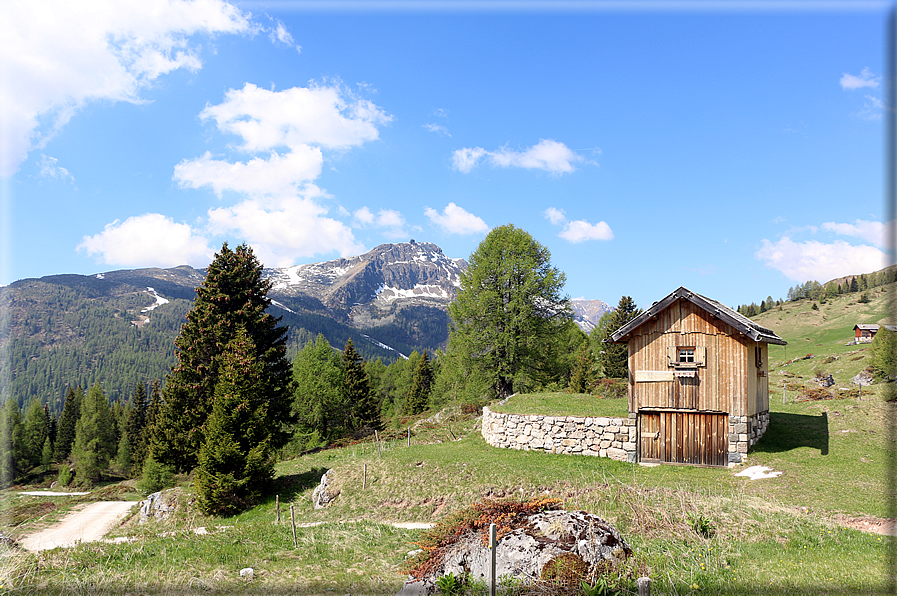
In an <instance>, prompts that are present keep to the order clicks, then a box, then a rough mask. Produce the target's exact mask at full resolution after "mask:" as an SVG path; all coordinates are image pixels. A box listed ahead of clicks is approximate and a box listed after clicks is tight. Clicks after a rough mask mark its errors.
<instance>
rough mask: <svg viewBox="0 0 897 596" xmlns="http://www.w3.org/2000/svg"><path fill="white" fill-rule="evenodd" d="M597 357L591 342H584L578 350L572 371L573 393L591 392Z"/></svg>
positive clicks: (571, 388) (571, 384)
mask: <svg viewBox="0 0 897 596" xmlns="http://www.w3.org/2000/svg"><path fill="white" fill-rule="evenodd" d="M594 368H595V357H594V356H593V355H592V348H591V347H590V345H589V343H588V342H586V343H583V344H582V346H581V347H580V348H579V350H578V351H577V352H576V362H575V363H574V364H573V370H572V371H571V373H570V384H569V387H570V391H572V392H573V393H590V392H591V389H592V383H593V382H594V372H593V371H594Z"/></svg>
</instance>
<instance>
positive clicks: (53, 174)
mask: <svg viewBox="0 0 897 596" xmlns="http://www.w3.org/2000/svg"><path fill="white" fill-rule="evenodd" d="M40 175H41V176H43V177H44V178H56V179H57V180H62V181H64V182H65V181H68V182H72V183H74V182H75V177H74V176H72V175H71V173H69V171H68V170H66V169H65V168H64V167H62V166H60V165H59V160H58V159H56V158H55V157H47V156H46V155H44V154H43V153H41V156H40Z"/></svg>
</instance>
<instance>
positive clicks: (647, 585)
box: [636, 577, 651, 596]
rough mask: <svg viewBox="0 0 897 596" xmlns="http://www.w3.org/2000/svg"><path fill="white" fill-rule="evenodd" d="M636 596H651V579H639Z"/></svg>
mask: <svg viewBox="0 0 897 596" xmlns="http://www.w3.org/2000/svg"><path fill="white" fill-rule="evenodd" d="M636 581H637V582H638V596H651V578H650V577H640V578H638V580H636Z"/></svg>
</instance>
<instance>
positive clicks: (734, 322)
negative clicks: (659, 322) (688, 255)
mask: <svg viewBox="0 0 897 596" xmlns="http://www.w3.org/2000/svg"><path fill="white" fill-rule="evenodd" d="M679 299H684V300H688V301H689V302H691V303H692V304H694V305H696V306H699V307H701V308H703V309H704V310H705V311H707V312H708V313H710V314H711V315H713V316H714V317H716V318H717V319H719V320H721V321H723V322H724V323H726V324H728V325H731V326H732V327H734V328H735V329H737V330H738V331H740V332H741V333H743V334H745V335H746V336H748V337H749V338H751V339H752V340H754V341H758V342H763V343H768V344H776V345H779V346H784V345H787V343H788V342H786V341H785V340H784V339H782V338H781V337H779V336H778V335H776V334H775V332H773V331H772V330H770V329H767V328H765V327H761V326H760V325H758V324H757V323H755V322H753V321H752V320H750V319H749V318H747V317H746V316H744V315H742V314H741V313H739V312H736V311H734V310H732V309H731V308H729V307H728V306H726V305H725V304H723V303H721V302H717V301H716V300H711V299H710V298H706V297H704V296H701V295H700V294H696V293H695V292H692V291H691V290H689V289H688V288H685V287H680V288H679V289H677V290H676V291H674V292H673V293H672V294H670V295H669V296H667V297H666V298H664V299H663V300H660V301H658V302H655V303H654V304H652V305H651V307H650V308H648V309H647V310H646V311H645V312H643V313H642V314H640V315H639V316H637V317H636V318H634V319H632V320H631V321H629V322H628V323H626V324H625V325H623V326H622V327H620V328H619V329H617V331H616V332H615V333H614V334H613V335H611V340H612V341H614V342H621V341H623V338H625V337H626V336H628V335H629V334H630V333H632V332H633V331H634V330H635V329H637V328H638V327H641V326H642V325H644V324H645V323H647V322H648V321H650V320H651V319H652V318H653V317H654V316H655V315H656V314H657V313H659V312H660V311H662V310H664V309H665V308H666V307H668V306H669V305H670V304H672V303H673V302H675V301H676V300H679Z"/></svg>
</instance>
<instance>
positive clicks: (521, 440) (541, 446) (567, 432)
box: [482, 408, 638, 462]
mask: <svg viewBox="0 0 897 596" xmlns="http://www.w3.org/2000/svg"><path fill="white" fill-rule="evenodd" d="M635 422H636V415H635V414H629V417H628V418H603V417H588V418H579V417H576V416H539V415H527V416H523V415H520V414H499V413H497V412H493V411H492V410H490V409H489V408H483V425H482V433H483V438H484V439H486V442H487V443H488V444H490V445H492V446H493V447H503V448H505V449H522V450H524V451H547V452H549V453H566V454H571V455H574V454H575V455H593V456H596V457H609V458H611V459H616V460H619V461H629V462H635V461H637V460H638V435H637V432H636V425H635Z"/></svg>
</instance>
